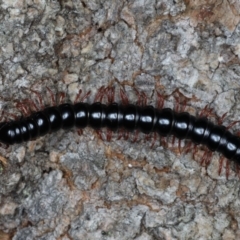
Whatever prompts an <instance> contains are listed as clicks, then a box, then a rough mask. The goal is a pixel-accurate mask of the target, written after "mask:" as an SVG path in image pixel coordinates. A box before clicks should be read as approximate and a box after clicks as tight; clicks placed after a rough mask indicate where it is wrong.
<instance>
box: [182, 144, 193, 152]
mask: <svg viewBox="0 0 240 240" xmlns="http://www.w3.org/2000/svg"><path fill="white" fill-rule="evenodd" d="M191 148H192V143H191V142H188V143H187V145H186V146H184V149H183V153H185V154H188V153H189V152H190V150H191Z"/></svg>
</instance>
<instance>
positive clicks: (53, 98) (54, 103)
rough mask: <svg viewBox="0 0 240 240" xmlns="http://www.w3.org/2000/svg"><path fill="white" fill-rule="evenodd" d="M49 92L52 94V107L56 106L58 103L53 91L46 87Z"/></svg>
mask: <svg viewBox="0 0 240 240" xmlns="http://www.w3.org/2000/svg"><path fill="white" fill-rule="evenodd" d="M46 88H47V90H48V92H49V93H50V96H51V97H50V99H51V105H52V106H54V105H56V104H57V101H56V96H54V94H53V92H52V90H51V89H50V88H49V87H46Z"/></svg>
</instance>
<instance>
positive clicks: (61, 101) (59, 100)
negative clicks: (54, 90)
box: [58, 92, 66, 104]
mask: <svg viewBox="0 0 240 240" xmlns="http://www.w3.org/2000/svg"><path fill="white" fill-rule="evenodd" d="M65 96H66V94H65V93H64V92H59V93H58V103H59V104H62V103H63V101H64V99H65Z"/></svg>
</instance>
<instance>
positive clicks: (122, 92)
mask: <svg viewBox="0 0 240 240" xmlns="http://www.w3.org/2000/svg"><path fill="white" fill-rule="evenodd" d="M120 97H121V100H122V103H123V104H124V105H127V104H129V100H128V97H127V95H126V92H125V91H124V90H123V89H122V88H120Z"/></svg>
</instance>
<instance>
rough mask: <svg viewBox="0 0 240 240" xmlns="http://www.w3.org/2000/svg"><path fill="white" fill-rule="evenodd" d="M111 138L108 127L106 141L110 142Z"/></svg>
mask: <svg viewBox="0 0 240 240" xmlns="http://www.w3.org/2000/svg"><path fill="white" fill-rule="evenodd" d="M111 139H112V131H110V130H109V129H107V141H108V142H110V141H111Z"/></svg>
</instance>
